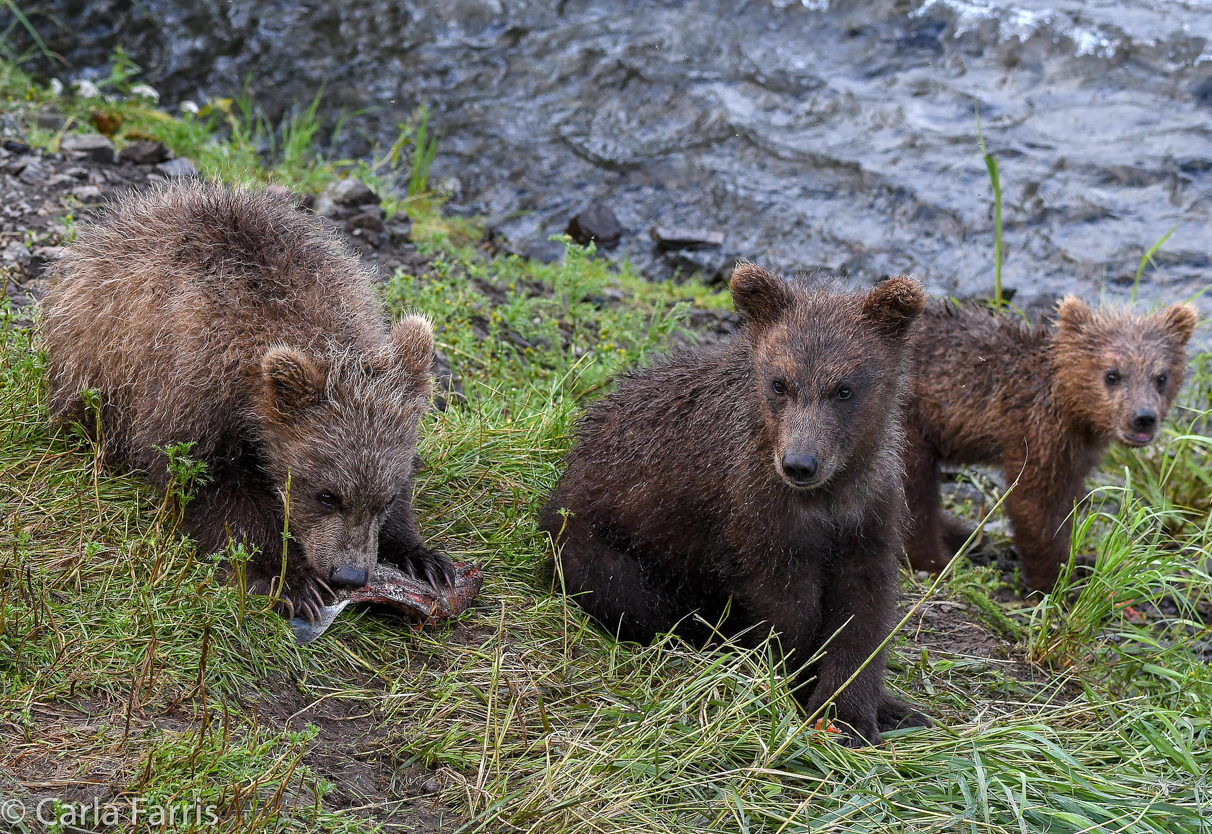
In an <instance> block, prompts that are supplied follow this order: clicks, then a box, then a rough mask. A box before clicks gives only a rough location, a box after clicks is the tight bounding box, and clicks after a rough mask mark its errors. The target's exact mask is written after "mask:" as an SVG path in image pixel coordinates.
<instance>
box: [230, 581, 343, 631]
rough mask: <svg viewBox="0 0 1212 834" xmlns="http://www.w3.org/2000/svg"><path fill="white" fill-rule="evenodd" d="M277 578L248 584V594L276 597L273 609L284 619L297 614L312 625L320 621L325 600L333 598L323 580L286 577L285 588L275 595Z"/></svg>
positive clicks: (326, 603) (331, 592)
mask: <svg viewBox="0 0 1212 834" xmlns="http://www.w3.org/2000/svg"><path fill="white" fill-rule="evenodd" d="M277 588H278V576H277V575H274V576H262V577H257V578H255V579H253V580H252V581H251V582H249V585H248V590H249V592H250V593H253V594H258V595H260V596H275V595H276V596H277V597H278V599H277V602H276V604H275V607H276V608H277V609H278V611H279V612H280V613H281V614H282V615H283V616H284V617H286V619H288V620H289V619H293V618H294V616H295V615H296V614H297V615H299V616H300V617H303V618H304V619H306V620H307V621H308V622H309V623H311V624H312V625H315V623H316V622H317V621H318V620H319V619H320V609H322V608H324V607H325V606H326V605H328V602H327V601H326V600H331V599H332V597H333V591H332V588H330V587H329V586H328V583H327V582H325V581H324V580H323V579H320V578H318V577H314V576H290V575H289V574H288V575H287V577H286V586H285V587H284V588H282V592H281V593H280V594H278V593H277Z"/></svg>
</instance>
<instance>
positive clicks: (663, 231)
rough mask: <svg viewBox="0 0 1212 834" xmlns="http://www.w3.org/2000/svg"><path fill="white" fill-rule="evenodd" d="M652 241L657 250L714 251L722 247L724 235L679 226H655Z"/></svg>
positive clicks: (707, 230) (708, 230)
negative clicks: (654, 242)
mask: <svg viewBox="0 0 1212 834" xmlns="http://www.w3.org/2000/svg"><path fill="white" fill-rule="evenodd" d="M652 239H653V240H655V241H656V245H657V248H658V249H661V250H663V251H670V250H674V249H692V250H693V249H715V248H718V247H720V246H723V245H724V233H723V232H716V231H712V230H710V229H690V228H685V227H681V226H657V227H656V228H654V229H653V230H652Z"/></svg>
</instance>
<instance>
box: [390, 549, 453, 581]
mask: <svg viewBox="0 0 1212 834" xmlns="http://www.w3.org/2000/svg"><path fill="white" fill-rule="evenodd" d="M396 565H397V567H399V568H400V569H401V570H403V571H405V572H406V573H408V574H409V575H410V576H412V577H413V578H415V579H420V580H422V581H423V582H428V583H429V584H430V585H432V586H433V587H434V588H435V589H437V590H439V591H449V590H450V589H451V588H453V587H454V580H455V569H454V564H453V563H451V561H450V559H449V558H448V557H447V556H446V554H445V553H441V552H439V551H437V550H418V551H415V552H413V553H410V554H408V556H407V557H406V558H404V559H401V560H399V561H398V562H396Z"/></svg>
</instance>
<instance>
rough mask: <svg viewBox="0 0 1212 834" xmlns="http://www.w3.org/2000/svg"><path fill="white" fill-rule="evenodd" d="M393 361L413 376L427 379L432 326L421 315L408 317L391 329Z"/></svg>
mask: <svg viewBox="0 0 1212 834" xmlns="http://www.w3.org/2000/svg"><path fill="white" fill-rule="evenodd" d="M391 346H392V350H393V352H394V353H395V360H396V361H397V362H398V363H399V364H400V365H401V366H403V368H404V369H405V370H406V371H407V372H408V373H409V374H411V375H413V376H419V377H422V378H424V377H427V376H428V375H429V369H430V368H431V367H433V325H432V324H430V323H429V319H427V318H425V316H421V315H416V314H413V315H409V316H405V317H404V318H402V319H400V320H399V321H398V322H396V324H395V327H393V328H392V329H391Z"/></svg>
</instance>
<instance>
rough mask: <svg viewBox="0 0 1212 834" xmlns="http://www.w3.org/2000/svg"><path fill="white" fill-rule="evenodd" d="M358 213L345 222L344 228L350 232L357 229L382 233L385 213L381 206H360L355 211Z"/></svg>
mask: <svg viewBox="0 0 1212 834" xmlns="http://www.w3.org/2000/svg"><path fill="white" fill-rule="evenodd" d="M357 211H358V213H357V214H355V215H354V216H353V217H351V218H349V219H348V220H346V221H345V226H346V227H347V228H348V229H349V230H350V231H355V230H357V229H365V230H367V231H371V232H381V231H383V218H384V217H385V216H386V212H384V211H383V209H382V207H381V206H375V205H370V206H361V207H359V208H358V209H357Z"/></svg>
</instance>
